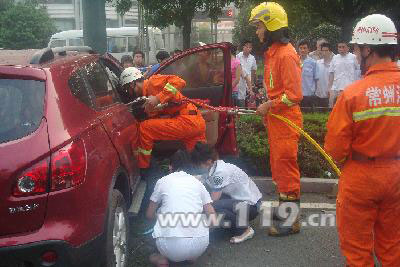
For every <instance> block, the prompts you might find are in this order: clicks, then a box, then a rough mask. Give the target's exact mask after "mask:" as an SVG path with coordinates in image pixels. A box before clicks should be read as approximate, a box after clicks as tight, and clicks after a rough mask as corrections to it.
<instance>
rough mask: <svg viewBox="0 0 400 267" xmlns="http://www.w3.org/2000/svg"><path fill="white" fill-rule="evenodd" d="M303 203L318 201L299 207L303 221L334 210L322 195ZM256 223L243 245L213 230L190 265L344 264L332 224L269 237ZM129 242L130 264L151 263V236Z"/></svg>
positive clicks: (309, 196)
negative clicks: (249, 238)
mask: <svg viewBox="0 0 400 267" xmlns="http://www.w3.org/2000/svg"><path fill="white" fill-rule="evenodd" d="M265 199H266V200H272V199H273V196H271V195H266V196H265ZM302 202H303V203H319V204H318V207H313V208H309V209H303V210H302V216H301V217H302V221H303V222H307V221H308V220H309V218H310V215H312V214H320V215H321V216H323V215H325V214H334V211H335V210H334V209H325V208H324V206H328V207H330V208H332V204H334V203H335V201H334V200H332V199H329V198H328V197H326V196H324V195H316V194H305V195H303V196H302ZM306 206H310V205H306ZM311 206H312V205H311ZM317 218H318V217H317ZM314 221H315V220H314ZM317 221H318V219H317ZM259 222H260V220H259V218H257V219H256V220H255V221H253V223H252V224H253V228H254V229H255V232H256V234H255V236H254V238H253V239H251V240H249V241H246V242H244V243H242V244H237V245H232V244H230V243H229V238H230V235H229V233H228V232H227V231H223V230H220V231H217V232H214V233H212V234H211V237H210V246H209V247H208V249H207V251H206V252H205V253H204V254H203V255H202V256H201V257H200V258H199V259H198V260H197V261H196V262H195V263H194V264H192V265H190V266H193V267H200V266H201V267H202V266H233V267H234V266H238V267H239V266H240V267H243V266H245V267H252V266H264V267H267V266H271V267H275V266H279V267H282V266H305V267H306V266H307V267H313V266H315V267H317V266H318V267H323V266H344V259H343V257H342V256H341V253H340V250H339V245H338V238H337V232H336V227H335V226H326V227H315V226H305V227H303V228H302V231H301V233H299V234H297V235H293V236H290V237H280V238H276V237H274V238H272V237H269V236H268V235H267V230H266V229H265V228H260V227H259ZM132 243H133V244H132V245H131V247H132V249H131V251H130V252H131V256H130V260H129V266H150V264H149V262H148V260H147V259H148V256H149V255H150V254H151V253H153V252H156V248H155V245H154V241H153V240H152V238H151V237H150V236H147V237H132ZM171 266H187V265H185V264H175V265H171Z"/></svg>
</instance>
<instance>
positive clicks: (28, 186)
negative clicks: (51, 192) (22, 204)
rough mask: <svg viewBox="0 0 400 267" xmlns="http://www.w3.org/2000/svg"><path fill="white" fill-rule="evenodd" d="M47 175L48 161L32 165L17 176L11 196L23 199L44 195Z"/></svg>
mask: <svg viewBox="0 0 400 267" xmlns="http://www.w3.org/2000/svg"><path fill="white" fill-rule="evenodd" d="M48 175H49V161H48V160H47V159H46V160H43V161H40V162H38V163H36V164H34V165H33V166H32V167H30V168H29V169H27V170H25V171H24V172H23V173H22V174H21V175H20V176H19V178H18V179H17V184H16V185H15V186H14V190H13V195H14V196H16V197H23V196H31V195H36V194H42V193H46V191H47V186H48Z"/></svg>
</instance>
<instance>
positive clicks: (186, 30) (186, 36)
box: [182, 17, 192, 50]
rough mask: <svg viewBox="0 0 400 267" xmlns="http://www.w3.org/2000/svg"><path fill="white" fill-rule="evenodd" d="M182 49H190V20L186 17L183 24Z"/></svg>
mask: <svg viewBox="0 0 400 267" xmlns="http://www.w3.org/2000/svg"><path fill="white" fill-rule="evenodd" d="M182 33H183V49H184V50H185V49H189V48H190V34H191V33H192V18H191V17H187V18H186V20H185V22H184V24H183V32H182Z"/></svg>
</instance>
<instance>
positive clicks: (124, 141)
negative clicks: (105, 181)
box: [85, 61, 139, 186]
mask: <svg viewBox="0 0 400 267" xmlns="http://www.w3.org/2000/svg"><path fill="white" fill-rule="evenodd" d="M107 63H108V64H111V65H112V64H114V63H112V62H110V61H109V62H107ZM108 64H107V65H108ZM111 65H110V66H111ZM85 70H86V71H85V76H86V80H87V82H88V86H89V87H90V90H92V93H93V94H92V95H93V97H94V101H93V102H94V108H95V109H96V110H97V112H98V114H99V117H98V118H99V119H100V120H101V122H102V125H103V126H104V128H105V130H106V132H107V134H108V136H109V137H110V139H111V141H112V142H113V144H114V146H115V148H116V149H117V151H118V154H119V157H120V160H121V164H122V165H123V166H124V167H125V169H126V170H127V171H128V172H129V175H130V176H131V178H133V179H134V180H136V179H137V177H138V175H139V173H138V167H137V161H136V157H134V152H135V151H136V144H137V138H138V122H137V121H136V119H135V118H134V117H133V115H132V114H131V113H130V111H129V109H128V107H127V106H126V105H125V104H124V103H122V101H121V100H120V99H119V96H118V93H117V91H116V86H118V77H117V74H114V72H113V71H112V70H111V69H110V68H108V67H107V66H106V65H105V64H104V62H103V61H102V62H100V61H98V62H93V63H91V64H89V65H87V66H86V67H85ZM137 181H138V180H136V181H132V182H133V184H132V185H131V186H134V185H135V184H136V182H137Z"/></svg>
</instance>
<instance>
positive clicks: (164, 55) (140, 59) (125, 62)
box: [121, 49, 182, 77]
mask: <svg viewBox="0 0 400 267" xmlns="http://www.w3.org/2000/svg"><path fill="white" fill-rule="evenodd" d="M181 52H182V50H179V49H175V50H174V51H173V52H171V54H170V53H168V52H167V51H164V50H161V51H159V52H158V53H157V54H156V60H157V62H158V63H157V64H154V65H149V66H146V65H145V58H144V57H145V54H144V53H143V51H140V50H138V51H135V52H133V58H132V57H131V56H130V55H124V56H122V57H121V64H122V66H123V67H124V68H129V67H136V68H138V69H139V70H140V71H141V72H142V74H143V75H144V76H145V77H148V76H150V75H151V74H153V73H154V72H156V71H157V70H158V68H159V67H160V65H161V63H163V62H165V61H166V60H167V59H168V58H169V57H170V56H174V55H176V54H179V53H181Z"/></svg>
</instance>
